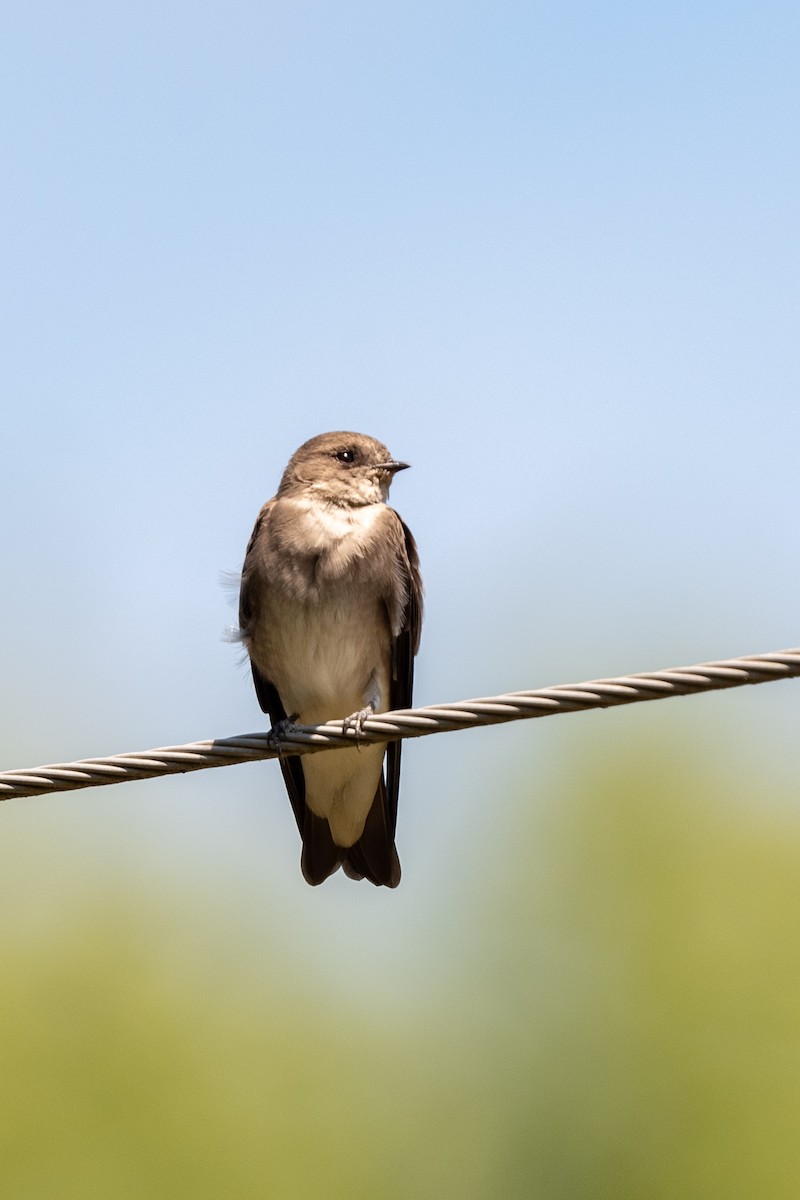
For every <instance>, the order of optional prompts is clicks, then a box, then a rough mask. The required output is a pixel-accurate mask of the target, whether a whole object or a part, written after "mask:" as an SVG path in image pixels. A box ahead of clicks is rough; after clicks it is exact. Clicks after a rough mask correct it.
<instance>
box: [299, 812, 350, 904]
mask: <svg viewBox="0 0 800 1200" xmlns="http://www.w3.org/2000/svg"><path fill="white" fill-rule="evenodd" d="M302 834H303V853H302V856H301V858H300V867H301V869H302V872H303V877H304V879H305V881H306V883H310V884H312V885H313V886H316V885H317V884H318V883H323V882H324V881H325V880H326V879H327V878H328V876H329V875H332V874H333V873H334V871H337V870H338V869H339V867H340V866H341V865H342V862H343V861H344V856H345V854H346V853H347V851H346V850H343V849H342V847H341V846H337V845H336V843H335V842H334V840H333V838H332V837H331V829H330V826H329V824H328V822H327V821H326V820H325V819H324V817H317V816H315V815H314V813H312V811H311V809H310V808H308V807H306V810H305V814H304V821H303V829H302Z"/></svg>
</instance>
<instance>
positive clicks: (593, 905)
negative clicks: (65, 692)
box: [0, 740, 800, 1200]
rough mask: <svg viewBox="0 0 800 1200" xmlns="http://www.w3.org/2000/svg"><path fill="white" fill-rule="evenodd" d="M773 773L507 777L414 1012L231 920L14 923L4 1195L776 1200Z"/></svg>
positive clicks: (792, 994) (72, 913)
mask: <svg viewBox="0 0 800 1200" xmlns="http://www.w3.org/2000/svg"><path fill="white" fill-rule="evenodd" d="M762 786H763V785H760V784H759V782H758V780H748V779H746V778H742V777H740V776H739V777H737V776H736V775H735V774H734V773H733V772H731V773H730V775H728V774H727V773H725V772H724V771H723V772H722V773H720V772H716V773H714V772H712V771H711V770H710V769H709V770H708V771H707V772H705V773H703V771H702V770H701V769H700V768H698V765H697V762H696V760H695V758H694V756H693V754H692V753H691V752H690V751H689V750H688V749H687V747H686V745H685V744H682V743H681V742H680V741H678V740H675V741H673V742H672V743H671V744H669V745H667V744H661V745H660V746H654V747H649V748H642V747H641V746H638V748H637V747H634V746H630V747H628V749H627V752H626V753H624V754H623V755H621V756H620V754H619V748H618V747H617V753H616V756H615V759H614V760H613V761H612V759H611V758H610V757H605V758H604V757H603V756H602V755H600V754H594V755H590V756H589V757H587V758H586V759H585V760H584V761H583V762H582V763H581V764H580V765H579V766H578V767H574V766H573V767H572V768H571V769H570V778H569V779H568V780H567V781H566V782H565V783H564V786H563V790H562V792H561V794H554V795H552V796H551V797H550V798H549V800H548V803H547V805H546V807H545V808H544V809H543V808H541V807H540V808H538V809H534V808H532V806H530V805H529V804H528V803H527V802H526V801H527V797H526V796H525V795H524V792H525V788H524V787H523V788H521V789H520V790H521V793H522V794H521V796H520V805H519V806H518V807H516V808H514V809H513V812H512V811H509V813H508V821H507V822H506V823H505V824H504V826H503V828H502V830H499V831H498V833H497V835H496V839H495V841H494V842H493V843H492V844H488V845H486V844H485V845H483V846H482V847H481V855H482V859H483V863H484V865H485V866H486V868H487V869H486V870H485V871H484V873H483V878H484V879H486V877H490V882H487V883H486V884H485V885H484V886H485V891H484V892H482V893H481V894H480V896H479V897H476V894H475V892H474V891H473V894H472V896H470V894H468V892H467V889H468V888H469V887H470V886H471V882H470V880H468V879H466V880H465V882H464V889H465V891H464V894H463V895H461V896H460V897H457V898H456V899H457V903H456V904H455V910H457V912H458V918H457V919H456V920H453V921H452V928H449V929H448V928H447V927H446V926H447V921H446V919H445V918H444V917H441V918H437V917H436V916H432V917H431V921H430V924H429V926H428V927H427V929H426V931H425V935H424V936H425V937H426V938H427V939H428V940H429V941H430V939H439V941H440V947H439V948H438V950H437V953H438V954H439V955H440V956H441V957H442V958H443V959H446V960H448V963H449V969H448V972H447V973H446V979H447V982H446V984H445V985H444V986H443V987H442V988H441V990H440V991H439V993H438V994H437V995H435V996H433V997H431V996H430V992H429V990H428V991H426V992H425V996H424V1000H421V1001H420V1004H419V1005H418V1006H417V1007H416V1008H414V1009H411V1008H409V1009H408V1011H406V1012H405V1013H403V1012H401V1013H398V1012H396V1011H395V1012H391V1013H388V1012H387V1013H383V1012H381V1011H380V1010H379V1009H378V1007H377V1006H376V1007H375V1010H374V1011H369V1010H368V1009H367V1010H366V1011H365V1007H364V1004H363V997H361V998H359V1001H358V1003H356V1000H355V998H353V1003H352V1004H351V1003H350V1002H349V1000H348V995H347V992H346V989H345V990H344V991H342V990H341V989H338V990H333V989H331V988H330V987H328V986H326V984H325V981H324V979H315V978H314V973H313V965H312V966H309V964H308V963H305V964H302V963H300V962H299V961H298V959H297V958H296V957H293V956H292V952H291V951H290V950H288V949H287V948H286V946H285V945H281V944H279V943H278V942H275V943H274V944H272V945H264V944H262V945H260V946H259V948H258V951H257V953H256V951H255V949H254V948H253V947H251V948H250V954H248V953H246V952H245V949H244V943H243V944H242V945H240V946H237V947H234V948H233V949H232V948H231V945H230V938H229V936H228V934H227V933H226V930H225V928H224V921H223V922H221V923H220V925H217V926H214V927H213V928H212V927H208V928H207V929H206V930H205V931H204V932H202V931H201V934H200V935H199V936H198V933H197V930H196V929H193V930H192V934H191V937H192V944H193V953H192V954H189V955H187V954H186V953H184V952H183V950H182V949H181V938H182V934H181V927H180V922H181V920H182V918H180V917H178V918H173V919H171V920H170V922H168V923H165V921H164V919H163V913H160V912H159V911H158V906H157V905H154V904H153V901H152V896H149V897H148V895H147V894H146V892H145V890H144V889H142V890H141V892H138V891H137V889H136V887H135V886H133V885H130V884H127V885H120V886H119V887H117V888H114V887H111V886H110V887H109V894H108V895H107V896H101V897H97V898H95V899H94V900H93V902H92V904H91V907H88V906H87V905H85V904H84V903H83V902H76V903H75V905H74V908H73V909H72V910H70V909H69V906H67V908H66V910H65V914H64V915H63V917H62V919H61V920H60V921H53V922H51V923H50V924H49V925H47V927H46V928H44V927H39V928H31V929H30V930H26V929H20V928H19V927H16V928H12V927H11V923H9V921H6V922H4V924H3V934H2V944H1V945H0V1029H2V1035H1V1036H0V1104H1V1105H2V1120H1V1121H0V1194H2V1196H3V1197H8V1198H9V1200H42V1198H49V1197H58V1198H59V1200H66V1198H71V1197H75V1198H78V1197H80V1200H93V1198H94V1197H98V1198H100V1197H103V1200H116V1198H124V1200H127V1198H128V1197H130V1198H131V1200H133V1198H136V1200H140V1198H141V1197H143V1196H146V1197H148V1198H149V1200H158V1198H159V1197H165V1198H166V1197H169V1198H170V1200H176V1198H181V1197H187V1198H188V1197H192V1198H194V1200H197V1198H198V1197H212V1196H213V1197H220V1196H225V1197H237V1198H238V1197H245V1198H250V1197H253V1198H255V1197H260V1198H263V1197H271V1196H276V1197H294V1196H321V1197H334V1198H335V1197H338V1196H342V1197H344V1196H347V1197H356V1198H357V1197H375V1196H380V1197H387V1198H389V1200H393V1198H394V1197H397V1198H398V1200H399V1198H400V1197H416V1196H420V1197H428V1196H430V1197H456V1196H457V1197H460V1198H463V1200H470V1198H475V1200H478V1198H484V1197H485V1198H487V1200H488V1198H489V1197H492V1198H495V1197H504V1198H506V1197H513V1198H516V1197H527V1198H534V1200H535V1198H538V1197H542V1198H543V1200H544V1198H547V1200H553V1197H556V1198H558V1197H564V1198H565V1200H566V1198H567V1197H569V1198H570V1200H574V1198H575V1197H609V1198H611V1197H614V1198H615V1200H625V1198H627V1197H630V1198H631V1200H633V1198H634V1197H635V1198H637V1200H640V1198H641V1197H643V1196H647V1197H648V1198H649V1200H658V1198H659V1197H664V1200H666V1198H667V1197H669V1198H670V1200H672V1198H674V1197H676V1196H680V1197H682V1198H683V1200H685V1198H687V1197H689V1198H692V1197H697V1198H698V1200H700V1198H701V1197H702V1198H703V1200H714V1198H716V1197H719V1198H720V1200H722V1197H725V1198H726V1200H729V1198H730V1197H745V1196H747V1197H751V1196H752V1197H755V1196H759V1197H760V1196H769V1197H770V1198H771V1200H780V1198H782V1197H786V1198H787V1200H789V1198H790V1197H792V1198H794V1197H795V1196H796V1195H797V1188H798V1179H800V1137H798V1114H799V1113H800V954H799V953H798V936H797V930H798V927H800V884H799V883H798V881H799V880H800V826H798V822H797V819H796V816H795V814H793V813H792V812H791V810H790V809H789V807H788V806H785V807H783V808H782V807H781V805H780V803H777V802H775V799H776V798H774V797H770V796H766V795H764V794H763V793H762V792H761V791H760V788H761V787H762ZM778 799H780V798H778ZM22 803H25V802H22ZM1 829H2V825H1V824H0V830H1ZM510 847H511V852H510V853H509V848H510ZM28 865H29V867H30V870H31V876H32V877H35V873H36V867H35V866H33V865H32V864H30V863H29V864H28ZM478 871H479V867H478V865H477V859H476V866H475V873H476V876H477V875H478ZM298 886H302V885H301V884H300V883H299V881H298ZM487 896H488V897H489V898H490V899H489V900H488V902H487V901H486V897H487ZM370 898H371V892H369V891H365V892H364V896H363V902H364V903H365V904H368V903H369V902H370ZM318 900H319V903H320V904H321V905H324V904H325V903H326V898H325V893H324V891H320V892H319V893H318ZM190 903H191V897H188V900H187V898H186V897H184V911H185V912H186V911H188V910H189V908H190ZM19 904H20V898H19V897H17V906H19ZM6 907H7V908H8V906H6ZM187 920H189V918H188V917H187ZM285 921H286V918H285V917H284V925H285ZM427 952H428V953H430V945H428V946H427ZM256 959H258V963H256V962H255V960H256ZM403 969H411V967H409V965H408V964H407V963H406V964H404V967H403Z"/></svg>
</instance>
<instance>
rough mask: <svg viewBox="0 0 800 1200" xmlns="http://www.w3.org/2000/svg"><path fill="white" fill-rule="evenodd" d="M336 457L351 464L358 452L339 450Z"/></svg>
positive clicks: (341, 461)
mask: <svg viewBox="0 0 800 1200" xmlns="http://www.w3.org/2000/svg"><path fill="white" fill-rule="evenodd" d="M334 458H338V460H339V462H340V463H347V464H348V466H349V465H350V463H354V462H355V461H356V452H355V450H337V451H336V453H335V454H334Z"/></svg>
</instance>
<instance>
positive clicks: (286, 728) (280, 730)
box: [267, 713, 300, 754]
mask: <svg viewBox="0 0 800 1200" xmlns="http://www.w3.org/2000/svg"><path fill="white" fill-rule="evenodd" d="M299 716H300V714H299V713H292V715H291V716H290V717H284V718H283V720H282V721H276V723H275V724H274V725H273V726H272V728H271V729H270V731H269V733H268V734H267V745H268V746H269V748H270V750H276V751H277V752H278V754H286V753H287V748H286V745H285V743H284V738H287V737H291V735H292V734H293V733H294V732H295V731H296V729H297V724H296V722H297V718H298V717H299Z"/></svg>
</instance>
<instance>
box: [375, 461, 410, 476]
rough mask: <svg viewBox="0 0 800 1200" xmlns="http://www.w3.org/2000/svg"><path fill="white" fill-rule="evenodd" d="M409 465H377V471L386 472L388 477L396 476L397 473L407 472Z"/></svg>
mask: <svg viewBox="0 0 800 1200" xmlns="http://www.w3.org/2000/svg"><path fill="white" fill-rule="evenodd" d="M410 466H411V463H401V462H385V463H378V470H379V471H388V472H389V474H390V475H396V474H397V472H398V471H407V470H408V468H409V467H410Z"/></svg>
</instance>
